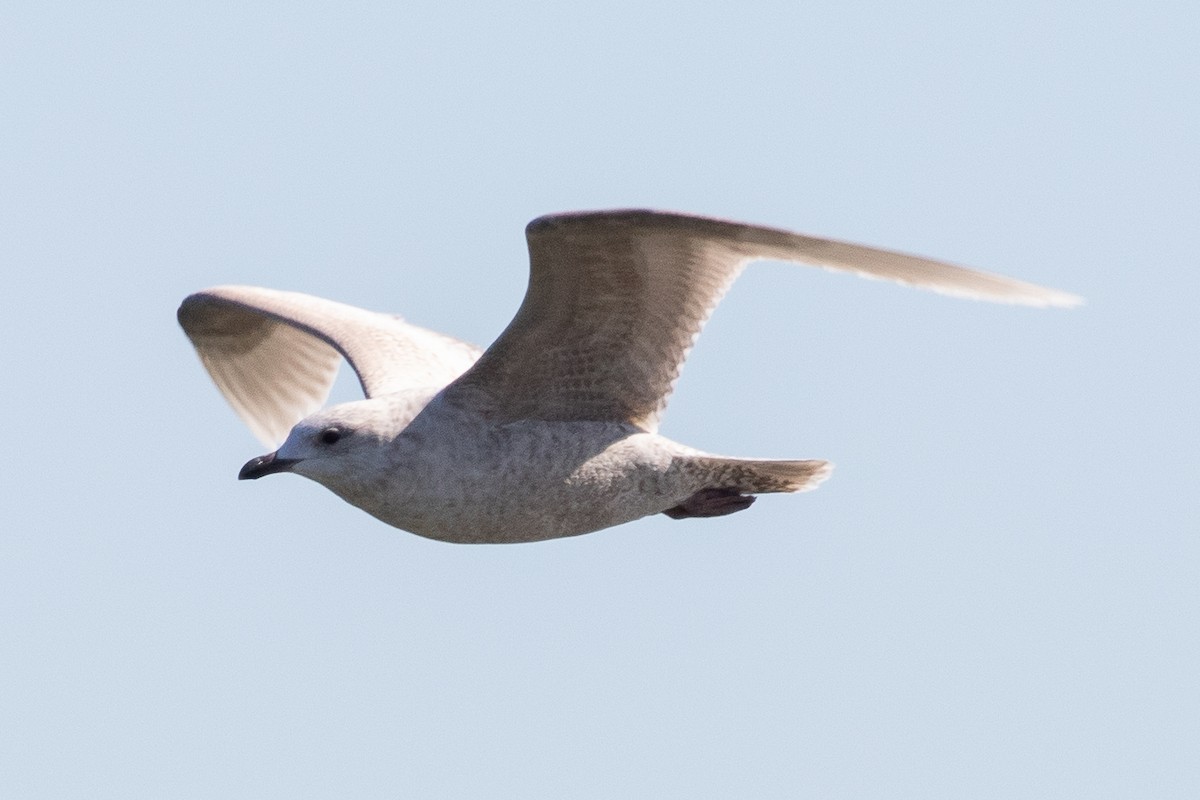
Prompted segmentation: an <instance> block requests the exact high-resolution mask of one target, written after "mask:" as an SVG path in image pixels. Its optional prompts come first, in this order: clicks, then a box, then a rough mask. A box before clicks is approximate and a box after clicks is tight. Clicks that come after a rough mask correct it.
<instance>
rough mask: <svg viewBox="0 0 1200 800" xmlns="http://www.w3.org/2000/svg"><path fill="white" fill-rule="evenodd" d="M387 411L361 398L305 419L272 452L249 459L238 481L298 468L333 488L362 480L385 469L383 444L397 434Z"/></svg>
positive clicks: (304, 473)
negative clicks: (383, 465) (381, 462)
mask: <svg viewBox="0 0 1200 800" xmlns="http://www.w3.org/2000/svg"><path fill="white" fill-rule="evenodd" d="M387 410H388V406H387V404H385V403H380V402H378V401H377V400H359V401H357V402H353V403H342V404H340V405H336V406H331V407H330V408H327V409H325V410H323V411H319V412H317V413H316V414H313V415H312V416H309V417H306V418H304V419H302V420H301V421H300V422H298V423H296V425H295V427H293V428H292V430H291V433H289V434H288V437H287V439H286V440H285V441H284V443H283V444H282V445H281V446H280V448H279V449H278V450H276V451H275V452H274V453H267V454H266V455H263V456H258V457H257V458H252V459H250V460H249V461H247V462H246V464H245V466H243V467H242V469H241V471H240V472H238V479H239V480H256V479H258V478H261V477H263V476H265V475H272V474H274V473H277V472H294V473H296V474H298V475H303V476H304V477H306V478H309V479H311V480H314V481H316V482H317V483H320V484H322V485H324V486H327V487H329V488H331V489H335V490H336V487H338V486H339V485H345V484H347V483H356V482H362V481H363V480H364V478H367V477H368V476H369V475H371V474H372V473H373V472H374V471H375V470H377V469H380V468H381V466H382V465H381V464H380V461H381V458H382V457H383V453H382V450H383V447H382V446H383V445H385V444H386V443H387V442H389V441H390V440H391V438H392V437H393V436H394V435H395V431H394V430H393V428H394V427H395V426H394V425H393V424H392V420H391V419H390V418H389V415H388V413H387Z"/></svg>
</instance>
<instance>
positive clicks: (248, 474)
mask: <svg viewBox="0 0 1200 800" xmlns="http://www.w3.org/2000/svg"><path fill="white" fill-rule="evenodd" d="M297 460H298V459H295V458H278V457H277V456H276V455H275V453H267V454H266V455H265V456H259V457H258V458H252V459H250V460H249V461H247V462H246V465H245V466H244V467H242V468H241V470H240V471H239V472H238V480H239V481H253V480H258V479H259V478H261V477H262V476H263V475H270V474H271V473H274V472H288V471H289V470H291V468H292V465H293V464H295V463H296V461H297Z"/></svg>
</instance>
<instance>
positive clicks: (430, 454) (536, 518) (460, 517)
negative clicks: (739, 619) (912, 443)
mask: <svg viewBox="0 0 1200 800" xmlns="http://www.w3.org/2000/svg"><path fill="white" fill-rule="evenodd" d="M525 234H526V238H527V239H528V242H529V254H530V276H529V287H528V290H527V292H526V294H525V299H524V302H522V304H521V307H520V309H519V310H518V311H517V315H516V317H515V318H514V319H513V321H512V322H511V323H510V324H509V326H508V328H506V329H505V331H504V332H503V333H502V334H500V338H498V339H497V340H496V341H495V342H494V343H493V344H492V346H491V347H489V348H488V349H487V350H483V351H480V350H479V349H478V348H476V347H474V346H472V345H470V344H467V343H465V342H462V341H459V340H457V339H454V338H452V337H449V336H446V335H444V334H440V333H436V332H434V331H431V330H428V329H425V328H421V327H418V326H416V325H412V324H411V323H408V322H405V321H404V320H402V319H401V318H399V317H396V316H391V315H387V314H379V313H375V312H371V311H364V310H362V309H359V308H354V307H352V306H348V305H343V304H341V303H336V302H333V301H330V300H323V299H320V298H317V297H312V296H309V295H304V294H298V293H295V292H283V291H276V290H272V289H260V288H256V287H251V286H220V287H216V288H213V289H208V290H206V291H203V292H197V293H196V294H193V295H191V296H189V297H188V298H187V299H185V300H184V301H183V304H182V305H181V306H180V307H179V314H178V316H179V323H180V324H181V325H182V326H183V329H184V331H185V332H186V333H187V335H188V337H189V338H190V339H191V341H192V344H193V345H194V346H195V348H196V351H197V353H199V356H200V360H201V361H202V362H203V363H204V366H205V368H206V369H207V370H208V372H209V374H210V375H211V376H212V379H213V381H214V382H215V383H216V384H217V386H218V388H220V390H221V392H222V393H223V394H224V395H225V398H226V399H227V400H228V401H229V403H230V404H231V405H232V406H233V408H234V410H235V411H236V412H237V413H238V415H239V416H240V417H241V418H242V420H243V421H244V422H245V423H246V424H247V425H248V426H249V427H250V429H251V431H252V432H253V433H254V434H255V436H257V437H258V438H259V439H260V440H262V441H263V443H264V444H266V445H267V446H269V447H275V446H277V445H280V442H282V445H281V446H279V447H278V449H277V450H275V451H274V452H272V453H269V454H268V455H264V456H259V457H258V458H255V459H252V460H251V461H250V462H248V463H247V464H246V465H245V466H244V467H242V470H241V472H240V473H239V474H238V477H239V478H242V479H253V478H261V477H262V476H264V475H270V474H272V473H276V472H295V473H297V474H300V475H303V476H305V477H307V478H311V479H312V480H315V481H317V482H318V483H320V484H322V485H323V486H325V487H327V488H328V489H330V490H332V491H333V492H334V493H335V494H337V495H339V496H340V497H342V498H343V499H344V500H346V501H347V502H349V503H352V504H353V505H356V506H358V507H359V508H361V509H363V510H364V511H366V512H368V513H369V514H372V515H374V516H375V517H377V518H379V519H380V520H382V521H384V522H386V523H388V524H389V525H394V526H396V527H397V528H403V529H404V530H407V531H411V532H413V533H416V534H419V535H421V536H427V537H430V538H433V539H441V540H444V541H449V542H529V541H537V540H541V539H553V538H556V537H561V536H574V535H577V534H581V533H588V532H590V531H596V530H600V529H601V528H607V527H610V526H612V525H619V524H621V523H624V522H629V521H631V520H635V519H638V518H639V517H644V516H647V515H649V514H658V513H663V514H666V515H668V516H670V517H672V518H675V519H682V518H685V517H717V516H723V515H725V514H732V513H734V512H736V511H741V510H743V509H745V508H747V507H748V506H749V505H750V504H751V503H752V502H754V499H755V498H754V496H755V495H757V494H763V493H768V492H800V491H804V490H807V489H812V488H814V487H815V486H816V485H817V484H818V483H820V482H821V481H822V480H824V479H825V478H826V477H827V476H828V475H829V472H830V469H831V465H830V464H829V463H828V462H826V461H820V460H799V461H785V460H763V459H748V458H728V457H725V456H716V455H712V454H709V453H705V452H701V451H699V450H695V449H693V448H690V447H687V446H685V445H682V444H678V443H676V442H674V441H671V440H670V439H667V438H665V437H663V436H660V435H659V434H658V426H659V423H660V421H661V419H662V415H663V410H664V409H665V407H666V404H667V398H668V397H669V396H670V394H671V390H672V387H673V386H674V384H675V381H676V379H677V378H678V377H679V373H680V369H681V368H682V366H683V361H684V359H685V357H686V356H687V354H688V351H689V350H690V349H691V347H692V345H693V343H694V342H695V341H696V337H697V336H698V335H699V334H700V329H701V328H702V327H703V326H704V323H705V322H706V321H707V320H708V317H709V315H710V314H711V313H712V311H713V309H714V308H715V307H716V305H717V303H718V302H719V301H720V299H721V297H722V296H723V295H724V294H725V292H726V291H727V290H728V289H729V286H730V284H732V283H733V281H734V279H735V278H736V277H737V276H738V274H739V273H740V272H741V271H742V269H743V268H744V267H745V265H746V264H747V263H748V262H750V261H754V260H757V259H774V260H780V261H791V262H796V263H801V264H810V265H813V266H820V267H824V268H827V269H831V270H837V271H843V272H853V273H856V274H858V275H862V276H864V277H868V278H882V279H887V280H892V281H896V282H899V283H904V284H909V285H912V286H918V287H922V288H925V289H930V290H932V291H935V292H940V293H942V294H948V295H956V296H960V297H969V298H975V299H980V300H991V301H996V302H1001V303H1015V304H1021V305H1029V306H1073V305H1077V304H1078V303H1080V302H1081V301H1080V299H1079V298H1078V297H1076V296H1074V295H1071V294H1067V293H1065V292H1060V291H1056V290H1053V289H1047V288H1043V287H1041V286H1035V285H1033V284H1030V283H1024V282H1021V281H1017V280H1013V279H1011V278H1005V277H1001V276H999V275H991V274H988V273H984V272H977V271H974V270H969V269H965V268H963V267H958V266H953V265H951V264H946V263H942V262H939V261H932V260H929V259H926V258H919V257H916V256H911V255H903V254H900V253H894V252H889V251H887V250H878V249H875V248H872V247H864V246H861V245H855V244H849V243H846V242H839V241H833V240H830V239H818V238H814V237H811V236H803V235H800V234H796V233H791V232H788V231H785V230H779V229H775V228H766V227H760V226H756V225H744V224H739V223H735V222H726V221H723V220H717V219H708V218H703V217H694V216H685V215H681V214H672V213H664V212H658V211H640V210H635V211H594V212H582V213H568V214H555V215H550V216H545V217H540V218H538V219H535V220H534V221H533V222H531V223H530V224H529V226H528V227H527V228H526V230H525ZM342 357H345V359H346V360H347V361H348V362H349V363H350V366H351V367H353V369H354V371H355V372H356V373H357V375H358V379H359V382H360V383H361V384H362V388H363V392H364V393H365V395H366V399H364V400H359V401H355V402H350V403H342V404H339V405H335V406H331V407H329V408H326V409H324V410H319V409H321V406H322V405H324V402H325V400H326V398H327V397H328V395H329V391H330V388H331V387H332V385H333V381H334V377H335V375H336V373H337V369H338V366H339V364H340V361H341V358H342Z"/></svg>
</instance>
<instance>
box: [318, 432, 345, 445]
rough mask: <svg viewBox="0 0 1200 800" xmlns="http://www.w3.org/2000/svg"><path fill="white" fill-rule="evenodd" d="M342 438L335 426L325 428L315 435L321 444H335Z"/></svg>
mask: <svg viewBox="0 0 1200 800" xmlns="http://www.w3.org/2000/svg"><path fill="white" fill-rule="evenodd" d="M341 438H342V432H341V431H340V430H339V429H337V428H326V429H325V430H323V431H321V432H320V433H319V434H318V435H317V439H319V440H320V442H321V444H337V443H338V440H339V439H341Z"/></svg>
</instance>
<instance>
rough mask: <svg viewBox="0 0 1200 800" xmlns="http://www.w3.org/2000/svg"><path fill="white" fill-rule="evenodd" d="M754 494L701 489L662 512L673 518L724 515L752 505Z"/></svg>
mask: <svg viewBox="0 0 1200 800" xmlns="http://www.w3.org/2000/svg"><path fill="white" fill-rule="evenodd" d="M753 502H754V496H753V495H749V494H742V493H740V492H739V491H738V490H737V489H701V490H700V491H698V492H696V493H695V494H693V495H692V496H691V497H689V498H688V499H686V500H684V501H683V502H682V503H680V504H679V505H677V506H672V507H671V508H668V509H667V510H666V511H664V512H662V513H664V514H666V515H667V516H668V517H670V518H671V519H687V518H688V517H723V516H725V515H726V514H732V513H734V512H736V511H742V510H744V509H747V508H749V507H750V504H751V503H753Z"/></svg>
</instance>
